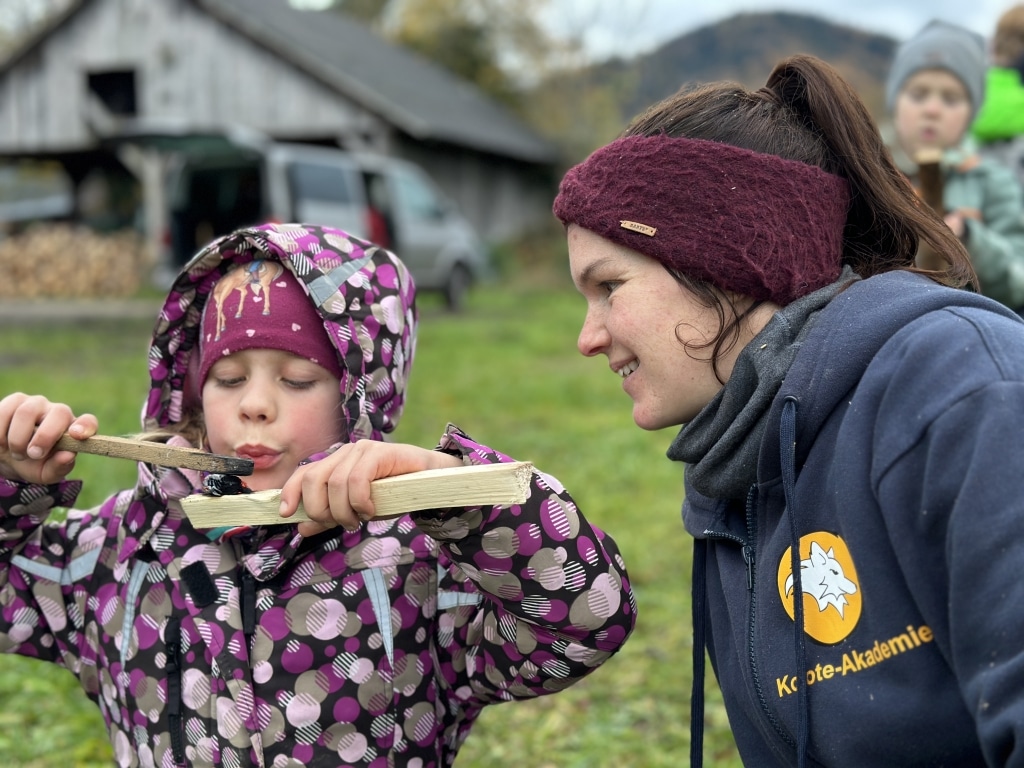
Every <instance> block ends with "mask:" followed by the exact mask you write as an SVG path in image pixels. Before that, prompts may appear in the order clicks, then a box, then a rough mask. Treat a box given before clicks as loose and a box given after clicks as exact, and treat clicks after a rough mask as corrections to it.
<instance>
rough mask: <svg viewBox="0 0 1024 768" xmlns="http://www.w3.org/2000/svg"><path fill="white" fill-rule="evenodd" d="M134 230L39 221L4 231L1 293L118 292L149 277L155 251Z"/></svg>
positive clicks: (71, 294)
mask: <svg viewBox="0 0 1024 768" xmlns="http://www.w3.org/2000/svg"><path fill="white" fill-rule="evenodd" d="M150 250H151V249H149V248H147V247H146V244H145V241H144V239H143V238H142V236H141V235H139V234H138V233H137V232H134V231H132V230H122V231H119V232H112V233H100V232H95V231H93V230H91V229H89V228H88V227H84V226H80V225H75V224H67V223H47V224H37V225H33V226H31V227H29V228H28V229H26V230H24V231H23V232H20V233H18V234H11V235H7V236H2V237H0V276H2V278H0V298H18V299H38V298H76V299H85V298H114V297H122V296H132V295H134V294H135V293H136V292H137V291H138V290H139V288H140V287H141V286H142V285H143V284H144V283H145V282H146V280H147V278H148V276H149V274H150V272H151V270H152V267H153V263H154V262H153V255H152V254H151V253H150Z"/></svg>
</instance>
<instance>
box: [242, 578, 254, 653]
mask: <svg viewBox="0 0 1024 768" xmlns="http://www.w3.org/2000/svg"><path fill="white" fill-rule="evenodd" d="M240 608H241V610H242V633H243V634H244V635H245V639H246V647H247V650H248V651H249V653H250V655H251V654H252V637H253V635H255V634H256V580H255V579H254V578H253V575H252V574H251V573H249V571H247V570H243V571H242V595H241V606H240Z"/></svg>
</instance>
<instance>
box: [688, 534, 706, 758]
mask: <svg viewBox="0 0 1024 768" xmlns="http://www.w3.org/2000/svg"><path fill="white" fill-rule="evenodd" d="M707 557H708V540H707V539H694V540H693V571H692V576H691V591H692V596H691V602H692V605H691V610H692V618H693V687H692V688H691V689H690V768H701V766H702V765H703V764H704V641H705V627H704V621H705V618H706V616H707V614H706V607H705V604H706V601H707V584H706V582H705V579H706V577H705V573H704V571H705V567H706V562H707Z"/></svg>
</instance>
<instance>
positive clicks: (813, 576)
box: [780, 541, 857, 616]
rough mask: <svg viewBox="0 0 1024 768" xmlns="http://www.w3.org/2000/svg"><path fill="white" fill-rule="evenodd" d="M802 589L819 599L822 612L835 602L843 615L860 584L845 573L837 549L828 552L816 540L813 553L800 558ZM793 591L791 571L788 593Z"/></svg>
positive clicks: (787, 587)
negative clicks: (802, 558)
mask: <svg viewBox="0 0 1024 768" xmlns="http://www.w3.org/2000/svg"><path fill="white" fill-rule="evenodd" d="M780 575H781V574H780ZM800 588H801V589H802V590H803V592H804V594H808V595H812V596H813V597H814V599H815V600H817V601H818V611H819V612H823V611H824V610H825V609H826V608H828V607H829V606H830V605H834V606H835V608H836V610H837V611H839V615H840V616H842V615H843V608H845V607H846V604H847V600H846V596H847V595H852V594H854V593H855V592H856V591H857V585H856V584H854V583H853V582H852V581H850V580H849V579H848V578H846V575H845V574H844V573H843V566H842V564H841V563H840V562H839V561H838V560H836V557H835V552H834V551H833V550H832V549H831V548H829V550H828V552H826V551H825V550H824V549H822V548H821V545H820V544H818V542H816V541H812V542H811V556H810V557H809V558H808V559H807V560H801V561H800ZM792 591H793V574H790V575H789V577H788V578H787V579H786V595H789V593H790V592H792Z"/></svg>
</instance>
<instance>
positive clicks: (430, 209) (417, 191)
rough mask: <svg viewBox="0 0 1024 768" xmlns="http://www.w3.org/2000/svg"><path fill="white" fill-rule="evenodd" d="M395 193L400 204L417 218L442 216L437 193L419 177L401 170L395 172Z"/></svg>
mask: <svg viewBox="0 0 1024 768" xmlns="http://www.w3.org/2000/svg"><path fill="white" fill-rule="evenodd" d="M395 181H396V182H397V184H396V190H395V192H396V195H397V197H398V200H399V202H400V205H401V206H402V207H403V208H405V209H406V210H407V211H409V213H411V214H412V215H413V216H415V217H416V218H418V219H432V220H435V221H436V220H438V219H443V218H444V209H443V208H442V207H441V203H440V201H439V200H438V199H437V194H436V193H435V192H434V190H433V189H431V188H430V187H429V186H428V185H427V184H426V182H424V181H423V180H422V179H420V178H419V177H417V176H415V175H413V174H411V173H407V172H405V171H401V172H399V173H396V174H395Z"/></svg>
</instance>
